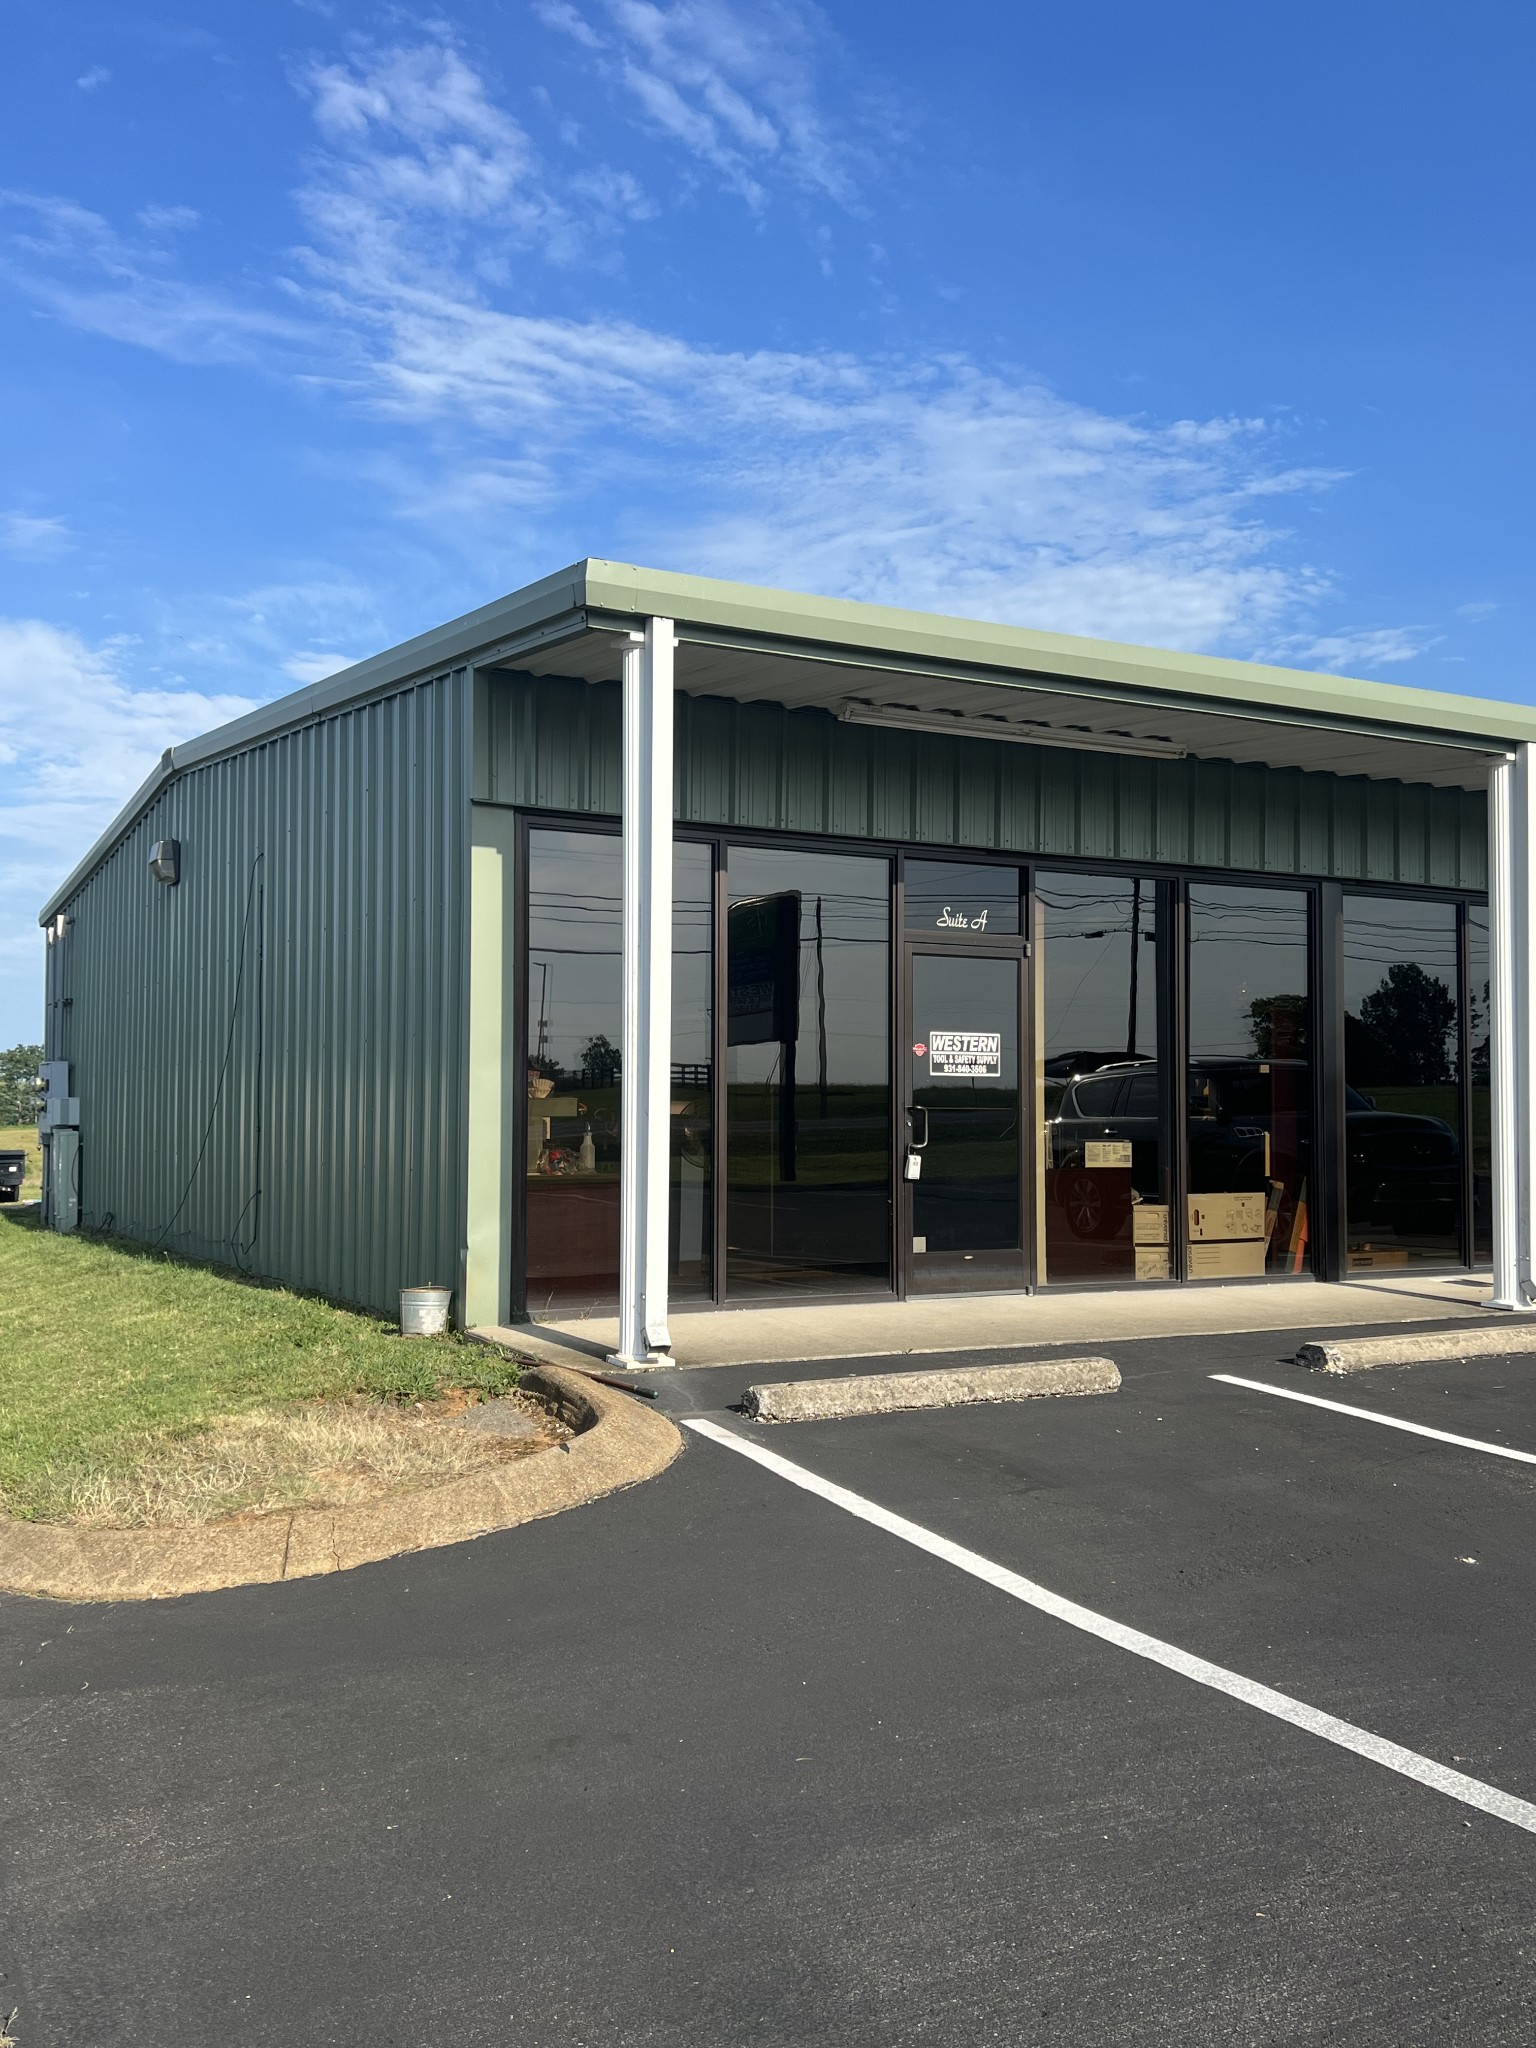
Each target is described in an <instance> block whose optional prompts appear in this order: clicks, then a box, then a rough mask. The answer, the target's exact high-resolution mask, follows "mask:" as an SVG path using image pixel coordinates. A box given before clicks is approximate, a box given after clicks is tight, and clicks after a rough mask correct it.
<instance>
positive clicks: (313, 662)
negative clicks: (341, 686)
mask: <svg viewBox="0 0 1536 2048" xmlns="http://www.w3.org/2000/svg"><path fill="white" fill-rule="evenodd" d="M353 660H354V657H353V656H352V655H350V654H290V655H289V657H288V659H287V660H286V661H285V662H284V663H283V673H284V674H285V675H287V676H290V677H291V678H292V679H293V681H294V682H296V683H323V682H324V681H325V679H326V677H327V676H334V675H337V674H339V673H340V671H341V670H342V669H344V668H350V667H351V666H352V662H353Z"/></svg>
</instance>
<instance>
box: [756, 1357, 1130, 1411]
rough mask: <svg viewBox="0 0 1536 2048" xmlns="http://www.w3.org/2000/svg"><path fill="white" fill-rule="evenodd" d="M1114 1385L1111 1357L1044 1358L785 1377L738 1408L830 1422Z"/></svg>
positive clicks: (1106, 1389) (1108, 1389)
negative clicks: (829, 1376) (947, 1368)
mask: <svg viewBox="0 0 1536 2048" xmlns="http://www.w3.org/2000/svg"><path fill="white" fill-rule="evenodd" d="M1119 1384H1120V1372H1119V1368H1118V1367H1117V1366H1116V1365H1115V1363H1114V1360H1113V1359H1109V1358H1047V1359H1041V1360H1038V1361H1035V1362H1032V1363H1029V1364H1024V1365H1018V1364H1016V1365H972V1366H961V1367H958V1368H956V1369H954V1370H951V1371H948V1372H944V1371H939V1372H878V1373H860V1374H857V1375H855V1376H854V1377H852V1378H849V1379H839V1380H787V1381H785V1382H783V1383H782V1384H780V1385H778V1386H761V1387H748V1389H747V1392H746V1398H745V1400H744V1401H743V1402H742V1407H743V1409H744V1410H745V1412H746V1413H747V1414H748V1415H750V1416H751V1417H752V1419H753V1420H754V1421H755V1422H833V1421H836V1420H838V1419H839V1418H840V1417H842V1416H845V1415H891V1414H895V1413H897V1412H898V1411H899V1410H901V1409H907V1408H960V1407H966V1406H969V1405H970V1404H972V1403H974V1402H981V1401H1027V1400H1030V1399H1033V1398H1035V1397H1036V1396H1039V1395H1048V1394H1112V1393H1113V1392H1114V1391H1115V1389H1116V1388H1117V1387H1118V1386H1119Z"/></svg>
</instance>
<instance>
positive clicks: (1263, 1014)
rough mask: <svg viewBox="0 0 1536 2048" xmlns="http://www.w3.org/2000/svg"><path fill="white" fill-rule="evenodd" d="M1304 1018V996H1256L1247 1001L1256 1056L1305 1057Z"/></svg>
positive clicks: (1249, 1026)
mask: <svg viewBox="0 0 1536 2048" xmlns="http://www.w3.org/2000/svg"><path fill="white" fill-rule="evenodd" d="M1307 1018H1308V1003H1307V999H1306V997H1305V996H1256V997H1255V998H1254V1000H1253V1001H1252V1002H1251V1003H1250V1004H1249V1005H1248V1035H1249V1037H1250V1038H1251V1039H1252V1040H1253V1049H1254V1051H1255V1052H1256V1053H1257V1054H1258V1056H1259V1058H1260V1059H1261V1060H1286V1059H1292V1060H1293V1059H1301V1058H1303V1057H1305V1054H1306V1050H1307Z"/></svg>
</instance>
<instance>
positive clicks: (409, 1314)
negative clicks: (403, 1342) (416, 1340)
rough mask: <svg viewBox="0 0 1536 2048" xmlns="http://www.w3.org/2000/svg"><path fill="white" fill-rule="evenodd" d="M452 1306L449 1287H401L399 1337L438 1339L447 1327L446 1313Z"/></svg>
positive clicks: (451, 1290)
mask: <svg viewBox="0 0 1536 2048" xmlns="http://www.w3.org/2000/svg"><path fill="white" fill-rule="evenodd" d="M452 1306H453V1289H452V1288H451V1287H402V1288H401V1290H400V1334H401V1336H402V1337H440V1336H441V1335H442V1334H443V1332H444V1330H446V1329H447V1327H448V1311H449V1309H450V1308H451V1307H452Z"/></svg>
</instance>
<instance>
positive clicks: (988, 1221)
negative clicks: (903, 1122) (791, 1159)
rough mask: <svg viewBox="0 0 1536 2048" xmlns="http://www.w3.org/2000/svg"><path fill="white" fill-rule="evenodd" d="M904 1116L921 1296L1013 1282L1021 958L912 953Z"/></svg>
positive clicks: (1019, 1266) (1018, 1243) (1017, 1265)
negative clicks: (915, 1165)
mask: <svg viewBox="0 0 1536 2048" xmlns="http://www.w3.org/2000/svg"><path fill="white" fill-rule="evenodd" d="M908 1059H909V1061H910V1066H909V1072H908V1083H909V1088H910V1096H909V1100H910V1101H911V1103H912V1105H913V1113H912V1114H911V1115H910V1116H909V1119H908V1122H909V1125H910V1127H911V1129H912V1135H913V1137H914V1138H915V1139H916V1140H917V1141H918V1143H919V1145H920V1147H921V1151H920V1155H919V1156H920V1158H921V1167H922V1170H921V1173H920V1175H919V1178H918V1179H917V1180H915V1181H913V1182H912V1183H911V1190H912V1282H913V1287H914V1289H915V1291H917V1292H919V1293H929V1292H948V1291H956V1292H959V1291H964V1290H966V1289H971V1288H983V1287H996V1286H998V1285H1002V1284H1011V1285H1015V1286H1016V1285H1017V1284H1018V1283H1019V1281H1020V1279H1021V1278H1022V1273H1023V1260H1022V1249H1023V1246H1022V1239H1021V1237H1020V1227H1019V1226H1020V1201H1019V963H1018V961H1017V959H1016V958H1015V959H996V958H994V959H977V958H976V957H975V956H974V955H973V956H971V957H969V958H967V957H964V956H960V957H956V956H955V955H953V954H951V955H947V956H946V955H942V954H938V955H936V954H930V953H914V955H913V957H912V1046H911V1050H910V1052H909V1054H908Z"/></svg>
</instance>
